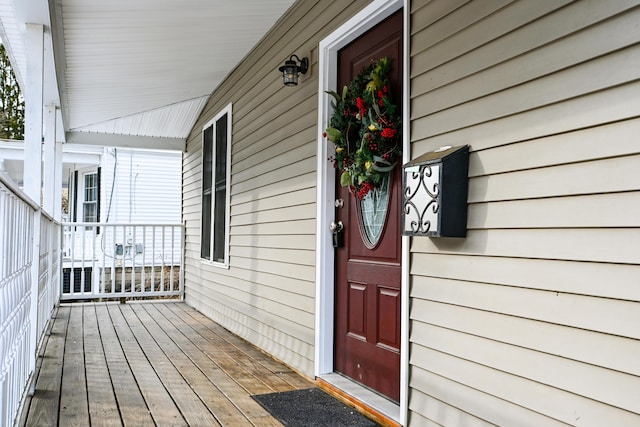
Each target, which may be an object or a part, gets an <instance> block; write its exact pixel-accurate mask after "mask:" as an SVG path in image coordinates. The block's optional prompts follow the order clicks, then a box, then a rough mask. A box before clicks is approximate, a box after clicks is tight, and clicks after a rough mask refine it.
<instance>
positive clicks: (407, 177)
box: [402, 145, 469, 237]
mask: <svg viewBox="0 0 640 427" xmlns="http://www.w3.org/2000/svg"><path fill="white" fill-rule="evenodd" d="M402 169H403V173H402V177H403V181H402V184H403V185H402V188H403V197H402V234H403V235H405V236H428V237H466V235H467V193H468V186H469V184H468V183H469V179H468V176H467V175H468V173H469V146H468V145H465V146H459V147H451V146H446V147H441V148H439V149H437V150H435V151H432V152H429V153H426V154H423V155H422V156H420V157H418V158H416V159H414V160H412V161H410V162H408V163H406V164H405V165H404V166H403V167H402Z"/></svg>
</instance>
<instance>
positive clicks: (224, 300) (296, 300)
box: [183, 0, 368, 376]
mask: <svg viewBox="0 0 640 427" xmlns="http://www.w3.org/2000/svg"><path fill="white" fill-rule="evenodd" d="M367 3H368V1H350V2H345V1H338V0H335V1H324V0H323V1H302V2H298V3H296V4H295V5H294V6H293V7H292V8H291V9H290V10H289V11H288V12H287V14H286V15H285V16H284V17H283V18H282V19H281V20H280V21H279V22H278V23H277V24H276V26H275V27H274V28H273V29H272V30H271V31H270V32H269V33H268V34H267V35H266V36H265V38H264V39H263V40H262V41H261V42H260V43H259V44H258V45H257V46H256V47H255V49H254V50H253V51H252V52H251V53H250V54H249V55H248V56H247V57H246V58H245V59H244V60H243V62H242V63H240V64H239V65H238V66H237V68H236V69H235V70H234V71H233V72H232V73H231V74H230V75H229V76H228V77H227V78H226V79H225V80H224V82H223V83H222V84H221V85H220V86H219V87H218V88H216V90H215V91H214V92H213V94H212V97H211V99H210V100H209V102H208V103H207V105H206V107H205V110H204V112H203V114H202V116H201V117H200V118H199V119H198V121H197V123H196V125H195V126H194V129H193V131H192V132H191V135H190V136H189V138H188V141H187V149H186V153H185V155H184V164H183V168H184V173H183V218H184V220H185V221H186V268H185V273H186V274H185V278H186V293H185V299H186V302H187V303H188V304H190V305H192V306H194V307H196V308H197V309H198V310H200V311H202V312H203V313H205V314H207V315H209V316H210V317H212V318H213V319H214V320H216V321H218V322H220V323H221V324H222V325H223V326H225V327H227V328H228V329H230V330H231V331H233V332H235V333H237V334H238V335H240V336H242V337H243V338H245V339H247V340H249V341H251V342H252V343H255V344H257V345H258V346H260V347H261V348H262V349H264V350H265V351H267V352H269V353H270V354H272V355H274V356H275V357H277V358H279V359H281V360H282V361H284V362H285V363H287V364H288V365H290V366H292V367H293V368H295V369H297V370H299V371H301V372H302V373H304V374H306V375H308V376H313V359H314V339H315V335H314V327H315V292H316V291H315V257H316V253H315V247H316V236H315V232H316V218H315V216H316V162H317V159H316V152H317V148H316V147H317V143H316V139H317V132H318V130H317V117H318V113H317V105H318V98H317V91H318V68H317V67H318V64H317V61H318V57H317V46H318V43H319V41H320V40H321V39H322V38H323V37H325V36H326V35H328V34H329V33H330V32H331V31H333V30H334V29H335V28H336V27H337V26H339V25H340V24H341V23H342V22H344V21H346V20H347V19H349V18H350V17H351V16H352V15H353V14H354V13H356V12H357V11H359V10H360V9H362V8H363V7H364V6H366V4H367ZM292 53H296V54H297V55H298V56H299V57H303V56H307V57H309V59H310V63H311V64H310V65H311V68H310V70H309V72H308V73H307V75H302V76H301V78H300V84H299V85H298V86H297V87H294V88H290V87H284V86H283V84H282V77H281V75H280V73H279V72H278V70H277V69H278V67H279V66H281V65H282V64H283V63H284V61H285V60H286V59H287V58H288V57H289V55H291V54H292ZM230 102H231V103H232V108H233V112H232V121H233V124H232V147H231V157H232V159H231V189H230V194H231V206H230V210H231V218H230V252H229V253H230V259H229V263H230V267H229V269H221V268H217V267H215V266H212V265H210V264H208V263H206V262H202V261H201V260H200V206H201V202H200V198H201V183H200V179H201V173H202V172H201V145H202V141H201V138H202V137H201V132H202V126H203V124H205V123H207V122H208V121H209V120H210V119H211V118H212V117H213V116H214V115H215V114H216V113H217V112H218V111H220V110H221V109H222V108H223V107H224V106H226V105H227V104H228V103H230Z"/></svg>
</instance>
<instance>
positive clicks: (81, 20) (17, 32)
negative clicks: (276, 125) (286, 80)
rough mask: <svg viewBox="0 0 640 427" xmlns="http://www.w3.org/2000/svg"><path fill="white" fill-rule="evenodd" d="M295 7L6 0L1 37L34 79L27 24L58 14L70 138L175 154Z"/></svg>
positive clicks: (53, 22) (210, 0)
mask: <svg viewBox="0 0 640 427" xmlns="http://www.w3.org/2000/svg"><path fill="white" fill-rule="evenodd" d="M293 2H294V0H108V1H87V0H49V1H47V0H0V23H1V24H2V25H1V27H0V36H2V38H3V40H4V41H5V45H8V46H7V47H8V50H9V52H10V59H11V60H12V63H14V60H15V63H14V67H15V68H16V69H17V71H18V75H19V81H20V82H21V83H24V82H23V78H22V76H25V75H26V71H25V67H26V60H25V59H24V58H25V51H24V41H23V33H24V28H23V27H24V23H26V22H34V21H33V20H30V18H31V17H32V16H33V17H34V19H35V15H36V14H37V15H38V19H44V18H43V16H45V17H46V16H50V24H49V23H46V24H45V25H46V26H47V27H49V26H50V27H51V35H52V37H51V39H52V44H53V48H54V52H55V72H56V73H57V75H56V78H57V82H58V85H57V87H58V91H59V92H58V93H59V99H60V104H61V105H60V106H61V109H62V117H63V121H64V128H65V132H66V134H67V139H69V140H71V141H73V142H79V143H96V142H92V141H100V142H98V143H100V144H103V143H104V142H105V141H108V140H109V138H108V135H114V136H116V135H117V138H114V141H117V142H118V144H123V145H130V146H141V145H144V146H146V148H151V147H149V144H153V142H152V141H153V139H154V138H168V139H169V144H167V143H166V141H165V143H160V145H161V146H162V147H161V148H167V145H171V144H172V143H173V142H172V141H176V142H177V144H176V146H178V145H180V144H179V142H180V141H182V143H184V139H185V138H186V137H187V136H188V133H189V130H190V129H191V127H192V126H193V124H194V123H195V120H196V119H197V117H198V115H199V114H200V112H201V111H202V108H203V107H204V104H205V103H206V100H207V98H208V96H209V95H210V93H211V92H212V91H213V89H215V87H216V86H217V85H218V84H219V83H220V82H221V81H222V79H223V78H224V77H225V76H226V75H227V74H228V73H229V72H230V71H231V70H232V69H233V68H234V67H235V66H236V65H237V64H238V62H239V61H240V60H241V59H242V58H243V57H244V56H245V55H246V54H247V53H248V52H249V50H251V48H252V47H253V46H255V44H256V43H257V42H258V41H259V40H260V39H261V38H262V37H263V35H264V34H265V33H266V32H267V31H268V30H269V29H270V28H271V27H272V26H273V24H275V22H276V21H277V20H278V18H280V17H281V16H282V14H283V13H284V12H285V11H286V10H287V9H288V8H289V7H290V6H291V4H292V3H293ZM49 6H50V7H51V9H49ZM43 8H45V9H46V12H48V13H43V10H42V9H43ZM45 45H46V41H45ZM52 72H53V70H52ZM274 78H276V77H274ZM96 135H100V138H93V136H96ZM85 136H87V137H88V138H85ZM128 136H131V137H132V138H129V139H128V138H126V137H128ZM105 145H108V144H105ZM114 145H115V144H114Z"/></svg>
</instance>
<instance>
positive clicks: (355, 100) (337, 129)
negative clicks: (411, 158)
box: [324, 58, 402, 199]
mask: <svg viewBox="0 0 640 427" xmlns="http://www.w3.org/2000/svg"><path fill="white" fill-rule="evenodd" d="M390 67H391V61H390V60H389V58H381V59H379V60H377V61H375V62H373V63H371V64H369V65H368V66H367V67H365V68H364V69H363V70H362V71H361V72H360V73H359V74H358V75H357V76H356V77H355V78H354V79H353V81H351V82H350V83H349V85H348V86H345V87H344V88H343V90H342V93H341V94H338V93H337V92H334V91H327V93H328V94H329V95H331V96H332V97H333V100H332V102H331V106H332V107H333V114H332V115H331V118H330V120H329V126H328V127H327V129H326V130H325V132H324V136H325V137H326V138H327V139H328V140H329V141H331V142H332V143H333V144H334V147H335V154H334V155H333V156H331V157H329V160H330V161H331V162H332V163H333V166H334V167H335V168H337V169H339V170H340V184H341V185H342V186H343V187H349V189H350V191H351V192H352V193H353V194H354V195H355V196H356V197H358V198H359V199H362V198H363V197H365V196H366V195H367V193H369V191H371V190H372V189H374V188H376V187H378V186H379V185H380V184H381V182H382V181H383V179H384V177H385V176H386V175H387V174H389V173H390V172H391V171H392V170H393V168H394V167H395V166H396V163H397V159H398V157H399V156H400V154H401V153H402V143H401V141H402V136H401V129H402V126H401V118H400V115H399V111H398V108H397V107H396V105H395V104H394V103H393V100H392V98H391V93H390V90H389V86H390V85H389V72H390Z"/></svg>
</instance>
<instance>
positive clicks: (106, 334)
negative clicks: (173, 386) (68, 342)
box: [96, 305, 155, 427]
mask: <svg viewBox="0 0 640 427" xmlns="http://www.w3.org/2000/svg"><path fill="white" fill-rule="evenodd" d="M96 316H97V321H98V327H99V331H100V337H101V338H102V342H103V343H105V344H106V345H103V347H104V354H105V358H106V361H107V366H108V370H109V375H110V377H111V386H112V387H113V391H114V394H115V396H116V399H117V402H118V407H119V412H120V417H121V423H122V425H125V426H141V427H147V426H153V425H155V424H154V422H153V418H152V417H151V413H150V412H149V408H148V407H147V403H146V402H145V400H144V398H143V396H142V392H141V391H140V389H139V388H138V384H136V379H135V377H134V376H133V372H132V370H131V368H130V366H129V364H128V363H127V358H126V356H125V354H124V350H123V349H122V347H121V345H120V343H119V341H118V336H117V335H116V331H115V328H114V326H113V324H112V322H111V317H110V316H109V312H108V311H107V307H106V306H105V305H99V306H96Z"/></svg>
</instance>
